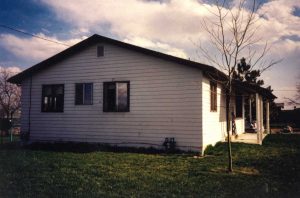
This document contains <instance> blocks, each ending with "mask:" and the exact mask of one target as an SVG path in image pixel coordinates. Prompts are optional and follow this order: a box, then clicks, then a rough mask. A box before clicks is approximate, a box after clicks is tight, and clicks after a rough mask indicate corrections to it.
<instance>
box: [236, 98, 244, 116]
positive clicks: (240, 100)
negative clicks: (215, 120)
mask: <svg viewBox="0 0 300 198" xmlns="http://www.w3.org/2000/svg"><path fill="white" fill-rule="evenodd" d="M235 114H236V115H235V116H236V117H237V118H238V117H239V118H242V117H243V96H241V95H239V94H238V93H237V94H236V96H235Z"/></svg>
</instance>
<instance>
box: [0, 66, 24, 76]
mask: <svg viewBox="0 0 300 198" xmlns="http://www.w3.org/2000/svg"><path fill="white" fill-rule="evenodd" d="M2 69H6V70H7V71H9V72H11V73H12V75H15V74H17V73H20V72H21V71H22V69H21V68H20V67H18V66H10V67H4V66H3V67H2V66H0V70H2Z"/></svg>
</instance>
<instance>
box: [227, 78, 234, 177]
mask: <svg viewBox="0 0 300 198" xmlns="http://www.w3.org/2000/svg"><path fill="white" fill-rule="evenodd" d="M230 95H231V83H229V87H228V88H227V89H226V128H227V147H228V171H229V172H233V170H232V155H231V134H230Z"/></svg>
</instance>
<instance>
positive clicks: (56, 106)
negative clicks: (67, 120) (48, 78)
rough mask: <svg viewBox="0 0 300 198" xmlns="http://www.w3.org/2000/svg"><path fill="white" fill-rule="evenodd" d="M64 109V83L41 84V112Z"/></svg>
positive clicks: (61, 110)
mask: <svg viewBox="0 0 300 198" xmlns="http://www.w3.org/2000/svg"><path fill="white" fill-rule="evenodd" d="M63 111H64V85H63V84H55V85H43V86H42V112H63Z"/></svg>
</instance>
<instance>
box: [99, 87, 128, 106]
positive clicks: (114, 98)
mask: <svg viewBox="0 0 300 198" xmlns="http://www.w3.org/2000/svg"><path fill="white" fill-rule="evenodd" d="M129 96H130V94H129V82H104V83H103V111H104V112H129Z"/></svg>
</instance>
